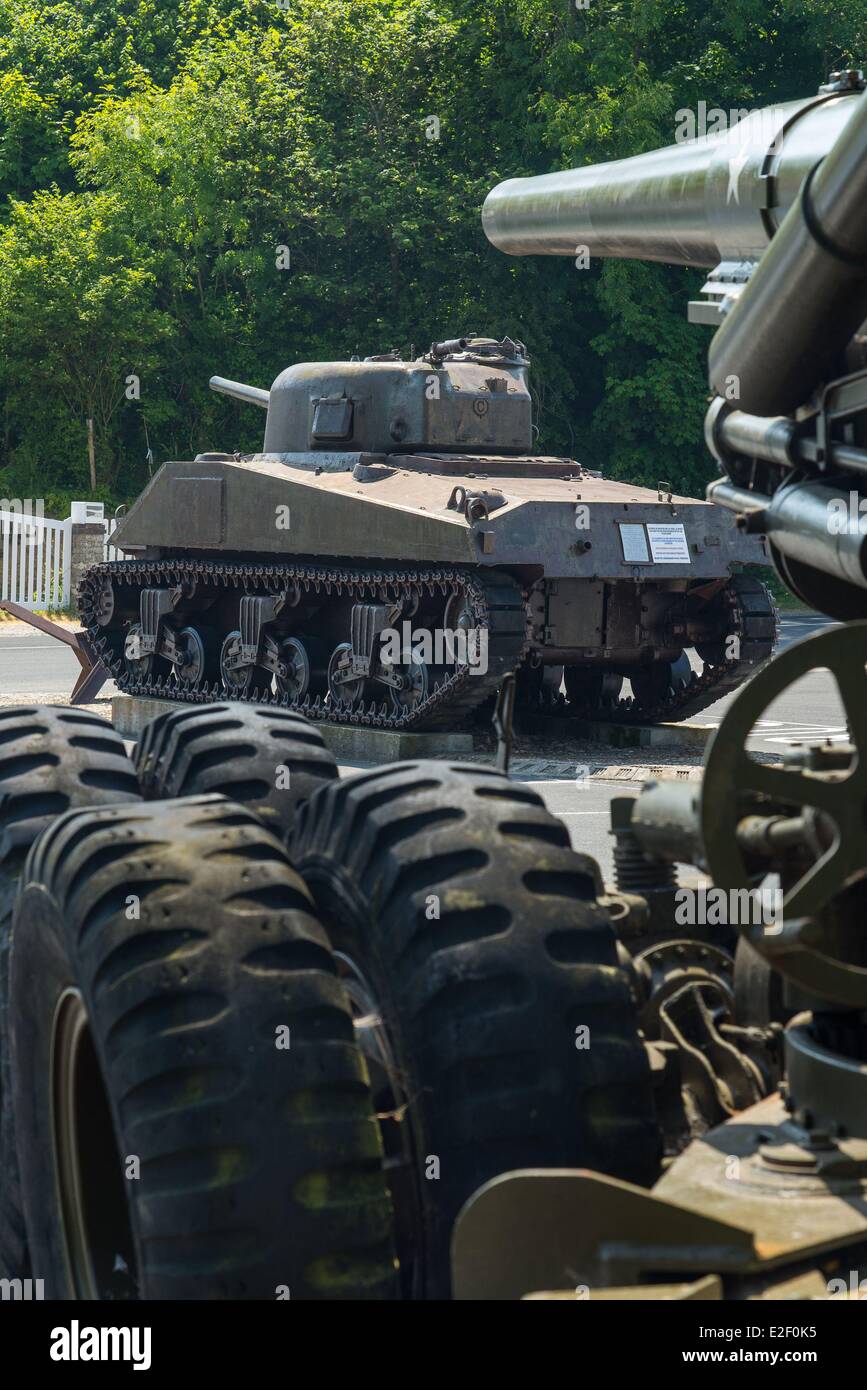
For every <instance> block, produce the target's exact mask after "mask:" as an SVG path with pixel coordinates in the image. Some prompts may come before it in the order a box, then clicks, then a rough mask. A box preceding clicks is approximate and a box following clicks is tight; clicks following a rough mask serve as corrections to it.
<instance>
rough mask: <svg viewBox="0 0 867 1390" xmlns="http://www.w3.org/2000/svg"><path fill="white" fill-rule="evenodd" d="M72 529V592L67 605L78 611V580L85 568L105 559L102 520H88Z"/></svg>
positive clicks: (75, 611)
mask: <svg viewBox="0 0 867 1390" xmlns="http://www.w3.org/2000/svg"><path fill="white" fill-rule="evenodd" d="M71 529H72V584H71V589H72V593H71V595H70V602H69V607H70V608H71V609H72V611H73V612H74V613H77V612H78V582H79V580H80V579H81V576H82V574H83V573H84V571H85V570H86V569H90V566H91V565H99V564H101V563H102V561H103V560H104V559H105V549H104V547H105V527H104V526H103V524H102V522H101V521H99V522H89V523H88V524H86V525H84V526H79V525H73V527H72V528H71Z"/></svg>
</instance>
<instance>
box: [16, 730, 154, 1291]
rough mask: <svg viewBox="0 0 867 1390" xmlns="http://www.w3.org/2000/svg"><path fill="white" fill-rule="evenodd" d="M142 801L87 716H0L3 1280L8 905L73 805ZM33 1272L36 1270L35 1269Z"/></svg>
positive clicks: (108, 735)
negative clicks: (31, 854)
mask: <svg viewBox="0 0 867 1390" xmlns="http://www.w3.org/2000/svg"><path fill="white" fill-rule="evenodd" d="M138 800H139V790H138V784H137V782H136V779H135V773H134V772H133V768H132V765H131V763H130V761H129V759H128V758H127V756H126V750H125V748H124V744H123V739H122V738H121V737H120V735H119V734H116V733H115V732H114V729H112V727H111V725H110V724H107V723H106V722H105V720H104V719H99V718H97V717H96V716H95V715H92V714H86V713H85V711H84V710H74V709H54V708H52V707H50V706H47V705H43V706H32V705H29V706H22V707H20V708H15V709H4V710H0V1277H3V1278H25V1277H27V1275H28V1272H29V1269H28V1260H27V1249H26V1239H25V1234H24V1225H23V1220H22V1216H21V1199H20V1194H19V1186H18V1160H17V1155H16V1149H15V1133H14V1115H13V1110H12V1093H11V1085H10V1074H9V1033H8V1027H7V1000H8V995H7V979H8V962H9V942H10V927H11V921H12V905H13V901H14V896H15V890H16V887H17V884H18V876H19V874H20V873H21V869H22V866H23V864H24V860H25V858H26V856H27V851H28V850H29V848H30V846H31V845H32V844H33V841H34V840H35V839H36V838H37V836H38V835H39V834H40V833H41V832H42V831H43V830H44V829H45V827H46V826H48V825H50V824H51V822H52V821H53V820H54V818H55V817H56V816H59V815H62V814H63V812H64V811H67V810H69V808H70V807H73V806H101V805H106V804H116V803H123V802H129V801H138ZM37 1273H38V1271H37Z"/></svg>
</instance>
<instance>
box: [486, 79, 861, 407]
mask: <svg viewBox="0 0 867 1390" xmlns="http://www.w3.org/2000/svg"><path fill="white" fill-rule="evenodd" d="M857 105H858V96H857V93H854V92H824V93H820V94H819V95H818V96H815V97H810V98H807V99H806V100H802V101H794V102H787V103H784V104H781V105H779V106H774V107H765V108H764V109H762V110H758V111H755V112H749V113H743V118H742V119H741V120H739V121H738V120H736V121H735V122H734V124H733V125H732V126H731V127H730V128H729V129H728V130H726V131H724V132H722V133H719V134H715V135H708V136H704V137H701V138H698V139H694V140H685V141H683V142H682V143H680V144H674V145H671V146H668V147H666V148H664V149H659V150H651V151H650V152H648V153H647V154H640V155H634V156H633V157H631V158H629V159H620V160H616V161H614V162H612V163H607V164H596V165H589V166H587V167H585V168H582V169H565V170H562V171H560V172H558V173H553V174H542V175H539V176H537V177H534V178H515V179H507V180H506V181H505V182H503V183H500V184H498V185H497V186H496V188H494V189H492V190H491V192H490V193H489V194H488V196H487V198H486V200H485V205H484V208H483V211H482V223H483V226H484V229H485V233H486V235H487V237H488V240H489V241H491V242H492V243H493V245H494V246H496V247H498V248H499V250H501V251H505V252H506V253H507V254H508V255H511V256H521V255H542V256H575V255H576V251H577V249H578V248H579V247H586V248H587V250H588V252H589V254H590V255H591V257H592V256H600V257H621V258H624V257H631V258H634V259H637V260H645V261H664V262H668V263H671V264H674V265H692V266H708V267H710V266H715V265H716V264H717V263H718V262H720V261H742V260H758V259H759V258H760V257H761V256H762V254H763V253H764V251H765V250H766V248H767V246H768V243H769V242H770V240H771V238H772V237H773V235H774V233H775V232H776V230H777V228H778V227H779V225H780V223H781V222H782V220H783V218H784V216H785V214H786V212H787V211H788V209H789V208H790V207H791V206H792V204H793V203H794V202H795V200H796V198H797V196H798V193H799V190H800V188H801V186H802V184H803V182H804V180H805V178H806V177H807V175H808V174H809V173H810V171H811V170H812V169H813V168H814V167H815V166H816V165H817V164H818V163H819V161H820V160H822V159H823V158H824V156H825V155H826V154H827V153H828V151H829V150H830V149H831V147H832V145H834V143H835V142H836V140H837V137H838V136H839V135H840V133H841V131H842V130H843V129H844V127H845V125H846V123H847V122H848V121H849V119H850V117H851V116H852V115H853V113H854V111H855V109H856V107H857ZM739 114H740V113H739ZM767 413H770V412H767Z"/></svg>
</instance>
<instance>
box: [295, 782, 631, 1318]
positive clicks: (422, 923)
mask: <svg viewBox="0 0 867 1390" xmlns="http://www.w3.org/2000/svg"><path fill="white" fill-rule="evenodd" d="M289 852H290V858H291V859H292V861H293V863H294V864H295V865H296V867H297V868H298V869H299V871H300V872H301V873H302V875H303V876H304V878H305V879H306V881H307V884H308V886H309V887H310V889H311V890H312V892H313V896H314V899H315V901H316V904H317V907H318V909H319V912H320V915H321V916H322V919H323V922H324V924H325V926H326V929H327V930H328V932H329V934H330V936H331V940H332V944H333V946H334V948H335V951H336V952H337V953H338V956H339V958H340V959H341V961H342V964H343V969H344V970H345V972H346V974H347V977H348V988H349V989H350V993H353V992H354V993H356V994H358V995H359V997H360V998H361V999H362V1000H363V1005H364V1014H365V1017H364V1018H363V1019H359V1020H358V1027H359V1030H360V1031H361V1032H362V1033H364V1032H366V1033H368V1034H373V1035H374V1036H372V1037H371V1038H370V1046H371V1051H373V1052H374V1053H375V1054H376V1055H377V1056H378V1057H379V1058H380V1060H381V1063H382V1064H381V1065H380V1067H379V1075H380V1077H381V1078H386V1085H387V1091H386V1093H385V1094H382V1093H378V1094H377V1093H375V1100H376V1108H377V1112H378V1113H380V1114H381V1115H382V1114H386V1115H387V1114H388V1113H389V1112H390V1111H391V1112H394V1111H396V1112H398V1113H399V1115H400V1116H401V1118H402V1119H403V1123H400V1124H396V1125H392V1126H391V1130H392V1133H391V1136H389V1134H388V1131H387V1130H386V1145H387V1151H388V1149H389V1148H391V1147H392V1145H393V1146H394V1148H393V1152H392V1154H391V1157H392V1166H391V1172H392V1175H393V1183H394V1196H395V1201H396V1204H397V1207H398V1210H397V1220H398V1226H399V1228H401V1229H403V1228H404V1227H406V1226H408V1227H410V1229H411V1230H412V1232H413V1234H412V1236H411V1237H409V1238H407V1239H406V1240H405V1241H404V1243H403V1244H402V1247H401V1249H400V1253H401V1263H402V1267H403V1269H404V1277H405V1280H406V1281H407V1282H408V1283H409V1285H410V1286H411V1287H412V1288H414V1289H417V1288H419V1286H420V1287H422V1288H423V1290H424V1292H425V1294H426V1295H427V1296H429V1297H446V1296H448V1292H449V1286H450V1277H449V1239H450V1234H451V1230H452V1226H453V1224H454V1220H455V1217H456V1216H457V1214H458V1212H459V1211H460V1209H461V1207H462V1205H463V1204H464V1202H465V1201H466V1200H467V1199H468V1198H469V1196H470V1195H471V1194H472V1193H473V1192H474V1191H475V1190H476V1189H477V1188H478V1187H479V1186H480V1185H481V1184H482V1183H484V1182H486V1181H487V1180H488V1179H489V1178H492V1177H494V1176H495V1175H496V1174H498V1173H501V1172H504V1171H506V1170H508V1169H512V1168H522V1167H533V1166H539V1165H541V1166H546V1167H547V1166H550V1167H577V1166H582V1167H583V1166H587V1167H590V1168H596V1169H600V1170H602V1171H603V1172H606V1173H611V1174H616V1175H617V1176H621V1177H625V1178H630V1179H632V1180H635V1181H638V1182H645V1181H650V1180H652V1178H653V1176H654V1174H655V1171H656V1164H657V1154H658V1134H657V1127H656V1123H655V1120H654V1112H653V1104H652V1099H651V1089H650V1074H649V1070H648V1063H647V1058H646V1055H645V1051H644V1048H643V1047H642V1045H641V1042H640V1040H639V1035H638V1032H637V1027H636V1022H635V1017H634V1013H633V1007H632V1003H631V1000H630V995H629V985H628V981H627V979H626V976H625V975H624V974H623V973H621V971H620V970H619V969H618V968H617V949H616V943H615V939H614V935H613V932H612V930H611V927H610V924H609V922H608V919H607V916H606V914H605V913H604V912H603V911H602V909H601V908H600V907H599V906H597V904H596V903H595V901H594V891H595V884H596V876H597V874H598V871H597V870H596V869H595V865H593V863H592V861H591V860H588V859H586V858H585V857H584V856H582V855H579V854H576V853H574V852H573V850H572V849H571V848H570V847H569V836H568V832H567V831H566V829H565V827H564V825H563V824H562V822H561V821H558V820H556V819H555V817H554V816H552V815H550V814H549V813H548V812H547V811H546V809H545V807H544V804H543V802H542V800H541V798H540V797H539V796H538V795H537V794H536V793H535V792H532V791H530V790H529V789H528V788H526V787H517V786H515V785H514V784H513V783H511V782H509V780H508V779H507V778H506V777H503V776H501V775H500V774H498V773H496V772H493V771H491V770H489V769H486V768H478V767H473V766H472V765H466V764H465V765H454V766H449V765H448V764H443V763H441V762H433V761H431V762H426V761H424V762H418V763H402V764H398V765H396V766H393V767H390V768H380V769H375V770H373V771H366V772H362V773H359V774H357V775H355V776H352V777H347V778H343V779H341V780H340V781H338V782H334V783H332V784H331V785H329V786H327V787H322V788H321V789H320V790H319V791H318V792H317V793H316V795H315V796H313V797H312V798H311V799H310V801H308V802H307V804H306V805H305V806H304V807H302V809H301V811H300V813H299V816H298V819H297V822H296V826H295V830H294V832H293V835H292V837H291V839H290V851H289ZM587 1029H589V1033H588V1032H586V1030H587ZM383 1032H384V1034H385V1038H386V1042H387V1045H383V1036H382V1034H383ZM591 1035H592V1046H590V1047H589V1048H588V1047H586V1041H587V1040H588V1039H589V1037H590V1036H591ZM362 1045H363V1046H364V1043H363V1044H362ZM389 1058H390V1059H391V1061H390V1062H389V1061H388V1060H387V1059H389ZM389 1077H396V1078H397V1082H396V1084H390V1083H388V1078H389ZM389 1123H390V1122H389V1121H386V1126H388V1124H389ZM395 1132H396V1136H395ZM432 1176H435V1177H436V1179H437V1180H436V1181H433V1180H429V1179H430V1178H431V1177H432Z"/></svg>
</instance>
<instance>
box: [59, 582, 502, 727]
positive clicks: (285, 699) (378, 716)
mask: <svg viewBox="0 0 867 1390" xmlns="http://www.w3.org/2000/svg"><path fill="white" fill-rule="evenodd" d="M106 579H112V580H114V581H120V582H121V583H123V584H125V585H127V586H128V587H131V588H135V587H139V588H141V587H143V586H147V587H157V586H166V587H175V586H177V585H179V584H184V583H187V584H197V585H202V586H209V585H221V584H222V585H225V586H226V587H229V586H237V587H238V588H239V589H240V590H241V591H242V592H243V593H246V594H255V593H260V594H269V593H274V592H278V591H279V590H280V589H281V588H283V587H288V586H290V585H298V586H299V588H300V590H301V592H302V594H303V593H309V592H310V590H313V591H315V592H317V593H319V592H322V591H324V592H325V593H326V594H327V595H334V596H338V595H340V596H349V597H352V598H353V599H354V600H355V601H357V602H363V601H368V602H370V601H371V600H372V599H377V598H379V599H380V600H381V599H382V597H383V596H384V595H385V596H387V597H388V598H392V597H393V598H399V597H405V596H407V595H409V596H411V595H413V594H417V595H419V596H421V595H422V594H423V593H424V592H425V591H427V593H428V594H433V593H434V592H435V591H436V590H437V589H438V590H440V592H441V593H442V595H443V598H444V599H447V598H449V597H450V596H451V595H457V596H461V595H463V597H464V599H465V600H466V603H467V605H468V606H469V608H470V609H471V611H472V614H473V617H474V619H475V622H476V624H477V625H478V626H479V627H484V628H487V630H488V652H487V670H486V671H485V672H484V673H481V672H479V671H478V670H477V669H476V668H473V667H471V666H470V665H469V664H466V663H464V664H460V663H456V664H455V666H454V668H453V669H451V670H449V671H447V672H445V673H444V674H443V676H442V678H441V679H440V680H439V681H437V682H435V683H434V685H433V689H432V690H431V691H430V693H429V694H428V695H427V697H426V698H425V699H424V700H422V701H420V702H419V703H418V704H417V705H415V706H414V707H413V708H411V709H409V710H403V711H396V710H394V709H392V708H390V705H389V702H388V698H387V695H386V698H385V700H384V701H375V700H374V701H368V702H367V703H359V704H357V705H354V706H349V705H347V704H345V703H338V704H333V703H331V702H326V699H325V697H324V696H317V697H316V698H315V699H311V698H310V696H309V695H308V696H305V698H304V699H303V700H297V699H296V700H292V699H290V698H289V696H288V695H283V696H278V695H275V694H273V693H272V692H271V690H270V689H266V690H264V691H263V690H260V689H258V688H256V687H255V686H254V687H251V688H250V689H249V690H247V691H244V692H234V691H233V692H232V694H231V695H227V693H226V691H225V690H224V689H223V686H222V684H221V683H220V681H219V680H217V681H215V682H213V683H212V684H210V685H209V684H207V683H206V684H204V685H201V686H191V685H190V684H188V683H185V682H180V681H177V680H176V679H175V678H174V677H173V676H169V677H167V678H166V679H165V680H163V679H162V678H161V677H158V678H157V679H156V680H153V681H147V682H142V681H135V680H133V679H132V678H131V676H130V673H129V672H128V671H127V669H126V667H125V665H124V660H123V656H122V654H121V653H118V652H117V651H115V650H113V649H112V646H111V643H110V641H109V637H108V630H107V627H106V626H104V625H102V624H100V622H99V621H98V614H99V591H100V587H101V585H102V584H103V583H104V581H105V580H106ZM78 600H79V608H80V612H81V616H82V621H83V622H84V625H85V627H86V628H87V631H88V635H89V636H90V638H91V641H92V642H93V645H94V647H95V649H96V651H97V653H98V655H99V658H100V660H101V661H102V664H103V665H104V666H105V668H106V669H107V670H108V671H109V672H110V673H111V676H112V678H113V679H114V681H115V682H116V683H117V685H118V688H119V689H120V690H122V691H123V692H124V694H128V695H139V696H155V697H157V698H163V699H171V700H181V701H187V702H188V703H190V704H207V703H209V702H210V701H212V700H226V699H227V698H230V699H232V700H243V701H245V702H248V703H252V704H259V705H261V704H273V705H277V706H279V707H281V708H283V709H293V710H297V711H298V712H299V713H301V714H305V715H307V716H308V717H309V718H311V719H314V720H317V721H321V722H328V723H335V724H348V725H364V726H366V727H368V728H377V729H401V730H410V729H436V728H451V727H455V725H456V724H460V723H462V722H463V721H464V720H465V719H466V718H468V717H469V716H470V715H471V714H472V711H473V710H475V709H476V708H477V707H478V706H479V705H481V704H483V703H484V702H485V701H486V700H487V699H488V697H489V696H491V695H493V694H495V693H496V691H497V689H498V687H499V684H500V681H501V680H502V677H503V676H504V675H505V674H507V673H508V672H509V671H513V670H515V668H516V667H517V666H518V665H520V662H521V660H522V657H523V654H524V649H525V645H526V617H525V609H524V600H523V595H522V592H521V589H520V588H519V587H518V585H517V584H516V583H515V582H514V580H512V579H511V578H510V577H509V576H508V575H502V574H487V573H485V572H480V571H478V570H462V569H461V568H460V567H458V566H454V565H432V566H429V567H426V568H421V567H412V568H408V567H407V568H401V569H397V568H394V569H392V568H387V569H380V570H372V569H367V568H355V567H353V566H334V565H324V564H317V563H314V562H310V563H307V564H304V563H294V564H232V563H223V562H219V561H205V560H183V559H169V560H153V561H151V560H117V561H106V562H105V563H103V564H99V565H94V566H92V567H91V568H90V569H89V570H87V571H86V572H85V574H84V575H83V576H82V579H81V583H80V585H79V594H78Z"/></svg>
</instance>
